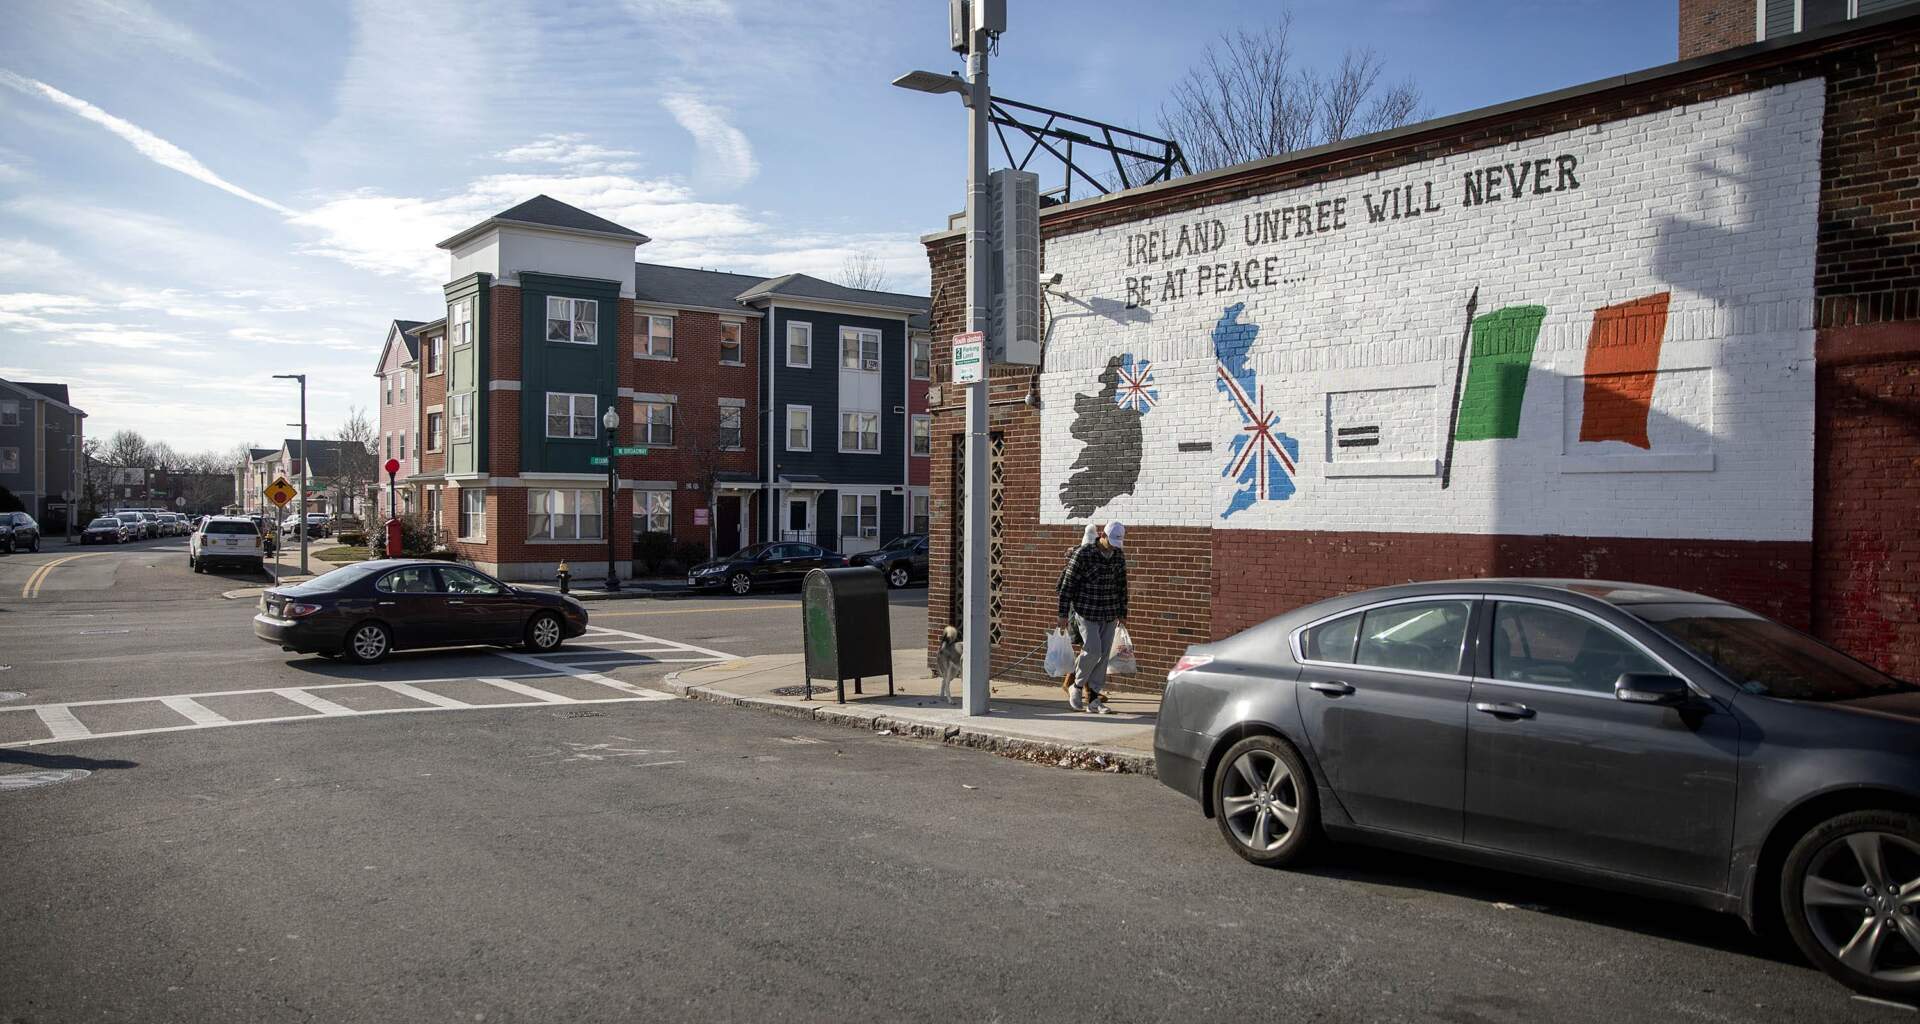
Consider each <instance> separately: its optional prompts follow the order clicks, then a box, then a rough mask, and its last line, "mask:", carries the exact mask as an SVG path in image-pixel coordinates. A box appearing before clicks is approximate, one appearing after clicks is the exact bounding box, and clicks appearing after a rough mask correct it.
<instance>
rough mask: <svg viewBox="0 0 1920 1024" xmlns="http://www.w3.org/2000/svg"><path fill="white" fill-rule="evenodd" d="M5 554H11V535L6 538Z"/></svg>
mask: <svg viewBox="0 0 1920 1024" xmlns="http://www.w3.org/2000/svg"><path fill="white" fill-rule="evenodd" d="M7 554H9V555H11V554H13V538H12V537H8V538H7Z"/></svg>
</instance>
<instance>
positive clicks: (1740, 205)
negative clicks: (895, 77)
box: [1040, 80, 1824, 540]
mask: <svg viewBox="0 0 1920 1024" xmlns="http://www.w3.org/2000/svg"><path fill="white" fill-rule="evenodd" d="M1823 104H1824V88H1823V85H1822V83H1820V82H1819V81H1817V80H1815V81H1805V82H1797V83H1792V84H1788V85H1783V86H1778V87H1775V88H1772V89H1768V90H1764V91H1761V92H1755V93H1746V94H1741V95H1737V96H1730V97H1726V98H1722V99H1717V100H1713V101H1709V102H1704V103H1699V104H1695V105H1692V106H1689V107H1685V108H1679V109H1675V110H1669V111H1662V112H1659V113H1655V114H1649V115H1645V116H1641V117H1635V118H1630V119H1626V120H1621V121H1616V122H1611V123H1608V124H1603V125H1597V126H1590V127H1586V128H1581V129H1577V130H1573V131H1568V132H1562V133H1558V134H1555V135H1549V136H1544V137H1541V138H1537V139H1532V140H1528V141H1525V142H1520V143H1515V144H1512V145H1507V146H1500V147H1495V148H1491V149H1487V150H1482V151H1477V152H1472V153H1466V154H1461V155H1457V156H1451V157H1447V158H1444V159H1440V160H1433V161H1428V162H1424V163H1419V164H1414V165H1409V166H1405V167H1400V168H1394V169H1390V170H1383V171H1380V172H1378V173H1374V174H1368V175H1365V176H1361V177H1356V178H1350V179H1344V180H1330V181H1325V182H1320V183H1316V184H1314V185H1311V186H1306V187H1302V188H1298V189H1294V190H1290V191H1286V192H1280V193H1274V194H1268V195H1259V196H1252V197H1247V198H1241V199H1235V200H1232V201H1229V202H1224V203H1220V204H1217V205H1214V206H1211V207H1206V208H1202V209H1197V210H1190V211H1182V212H1176V213H1172V214H1166V215H1162V216H1158V217H1152V218H1145V219H1141V220H1137V221H1132V222H1124V223H1118V224H1112V225H1108V226H1104V227H1100V228H1096V229H1092V230H1088V231H1081V232H1074V233H1070V234H1062V235H1060V236H1058V237H1052V236H1049V238H1048V239H1047V244H1046V257H1047V269H1048V270H1049V272H1056V271H1057V272H1059V273H1060V274H1061V277H1062V280H1061V283H1060V284H1059V285H1058V286H1057V287H1056V288H1055V292H1056V293H1059V294H1060V297H1061V299H1062V300H1064V301H1066V302H1070V303H1072V304H1075V305H1095V306H1098V305H1101V304H1106V305H1111V306H1122V305H1124V307H1125V308H1126V310H1127V315H1126V316H1119V317H1080V316H1061V317H1059V318H1058V319H1056V320H1052V321H1051V322H1050V324H1049V334H1048V339H1047V355H1046V369H1045V372H1044V373H1043V374H1042V375H1041V380H1040V396H1041V423H1042V429H1043V431H1044V432H1045V434H1046V440H1047V443H1045V444H1043V446H1042V450H1041V474H1042V482H1043V493H1049V494H1054V495H1056V496H1057V498H1058V500H1057V501H1056V502H1048V503H1044V504H1043V507H1042V510H1041V515H1042V519H1043V521H1046V522H1075V521H1080V520H1085V519H1088V518H1090V517H1093V516H1094V515H1095V514H1096V513H1097V514H1099V515H1100V516H1102V517H1106V516H1112V517H1117V518H1120V519H1124V520H1125V521H1127V522H1128V523H1129V524H1142V525H1155V524H1165V525H1180V526H1215V527H1221V528H1230V529H1285V530H1328V531H1339V530H1351V531H1379V532H1448V533H1454V532H1482V533H1533V534H1548V533H1572V534H1583V535H1589V536H1658V537H1713V538H1724V539H1747V540H1805V539H1807V538H1808V537H1809V536H1810V535H1811V528H1812V493H1811V491H1812V454H1813V366H1812V355H1813V331H1812V316H1813V308H1812V289H1813V257H1814V252H1813V249H1814V234H1815V228H1816V220H1817V214H1818V204H1819V191H1818V190H1819V173H1818V159H1819V150H1820V133H1821V119H1822V109H1823ZM1056 301H1059V300H1056ZM1149 418H1150V419H1151V423H1148V422H1147V420H1148V419H1149ZM1056 438H1057V439H1058V442H1057V443H1055V439H1056Z"/></svg>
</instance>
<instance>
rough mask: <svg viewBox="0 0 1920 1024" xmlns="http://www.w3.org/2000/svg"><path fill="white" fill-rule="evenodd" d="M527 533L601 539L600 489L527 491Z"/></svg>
mask: <svg viewBox="0 0 1920 1024" xmlns="http://www.w3.org/2000/svg"><path fill="white" fill-rule="evenodd" d="M527 528H528V534H527V536H528V537H530V538H531V539H533V540H599V539H600V492H599V491H597V490H593V491H542V490H530V491H528V492H527Z"/></svg>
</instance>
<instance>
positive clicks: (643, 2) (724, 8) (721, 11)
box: [626, 0, 735, 22]
mask: <svg viewBox="0 0 1920 1024" xmlns="http://www.w3.org/2000/svg"><path fill="white" fill-rule="evenodd" d="M626 2H627V9H628V10H630V11H632V12H633V13H635V14H637V15H639V16H641V17H643V18H673V19H676V20H677V19H680V18H712V19H715V20H718V21H728V22H730V21H733V20H734V19H735V14H734V10H733V3H732V2H731V0H626Z"/></svg>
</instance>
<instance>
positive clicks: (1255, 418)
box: [1213, 303, 1300, 519]
mask: <svg viewBox="0 0 1920 1024" xmlns="http://www.w3.org/2000/svg"><path fill="white" fill-rule="evenodd" d="M1245 309H1246V304H1245V303H1235V304H1234V305H1231V306H1228V307H1227V309H1226V312H1225V313H1224V314H1223V315H1222V316H1221V317H1220V322H1219V323H1217V324H1215V325H1214V328H1213V352H1214V357H1215V359H1216V360H1217V362H1216V364H1215V367H1214V374H1215V379H1214V382H1213V386H1214V388H1215V390H1218V391H1219V392H1221V393H1222V394H1224V395H1226V396H1227V399H1228V400H1229V401H1231V402H1232V403H1233V407H1234V411H1235V412H1237V413H1239V414H1240V432H1239V433H1238V434H1236V435H1235V436H1234V438H1233V442H1232V444H1231V446H1230V447H1229V449H1228V453H1227V464H1226V465H1225V466H1224V467H1222V468H1221V470H1220V475H1221V476H1224V477H1231V478H1232V479H1233V480H1234V481H1235V482H1236V483H1238V484H1239V485H1240V488H1239V490H1237V491H1235V492H1234V494H1233V497H1232V498H1231V499H1230V500H1229V501H1228V502H1227V507H1226V510H1225V511H1223V512H1221V513H1220V518H1222V519H1225V518H1227V517H1228V516H1231V515H1233V514H1234V513H1235V512H1239V511H1242V510H1244V509H1248V508H1252V507H1253V504H1254V503H1255V502H1257V501H1285V500H1287V499H1288V498H1291V497H1293V492H1294V482H1293V478H1294V475H1295V474H1296V473H1297V472H1298V466H1299V462H1300V442H1299V440H1298V439H1297V438H1294V437H1292V436H1291V435H1288V434H1285V433H1282V432H1281V431H1280V430H1279V423H1280V414H1279V413H1277V412H1274V411H1272V410H1270V409H1268V408H1267V389H1266V387H1265V385H1262V384H1260V383H1259V382H1258V381H1257V380H1255V379H1254V372H1253V366H1252V364H1251V360H1250V358H1249V356H1250V354H1251V351H1252V349H1253V339H1254V338H1255V337H1257V336H1258V335H1259V333H1260V328H1259V326H1258V325H1257V324H1249V323H1241V322H1240V314H1241V312H1243V311H1244V310H1245Z"/></svg>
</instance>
